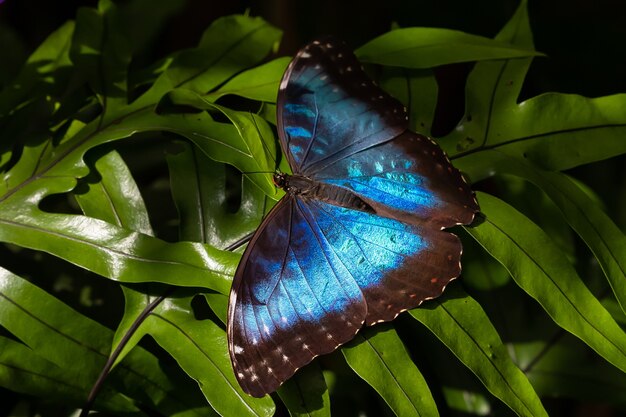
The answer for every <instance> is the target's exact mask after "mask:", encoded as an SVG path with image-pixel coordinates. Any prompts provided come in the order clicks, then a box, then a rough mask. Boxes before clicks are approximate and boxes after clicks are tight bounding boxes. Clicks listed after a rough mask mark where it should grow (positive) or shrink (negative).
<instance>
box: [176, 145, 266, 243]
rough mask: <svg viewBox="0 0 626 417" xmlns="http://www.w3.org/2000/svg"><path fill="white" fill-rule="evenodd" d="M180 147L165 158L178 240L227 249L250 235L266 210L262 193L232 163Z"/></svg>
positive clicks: (187, 146)
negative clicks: (177, 151)
mask: <svg viewBox="0 0 626 417" xmlns="http://www.w3.org/2000/svg"><path fill="white" fill-rule="evenodd" d="M180 146H181V147H182V148H183V150H182V151H181V152H180V153H178V154H176V155H169V156H168V158H167V161H168V165H169V169H170V181H171V188H172V195H173V197H174V201H175V203H176V207H177V208H178V212H179V218H180V235H181V239H184V240H190V241H194V242H203V243H208V244H209V245H211V246H213V247H215V248H226V247H228V246H229V245H231V244H233V243H235V242H237V241H239V240H241V239H242V238H244V237H246V236H248V235H249V234H251V233H252V232H253V231H254V230H255V229H256V228H257V226H258V225H259V223H260V222H261V218H262V215H263V213H265V212H266V211H267V210H266V204H267V202H266V198H265V194H264V193H263V192H262V191H261V190H260V189H259V188H258V187H256V186H254V184H253V183H252V182H251V181H250V180H248V179H247V177H246V176H242V175H241V174H240V173H239V172H238V171H236V170H235V169H233V168H232V167H231V166H229V165H226V164H222V163H219V162H215V161H213V160H211V159H209V158H208V157H207V156H206V155H205V154H204V153H202V152H201V151H199V150H198V149H197V148H196V147H194V146H191V145H189V144H187V143H180ZM233 200H234V201H233ZM233 205H235V207H232V206H233ZM237 205H238V207H237Z"/></svg>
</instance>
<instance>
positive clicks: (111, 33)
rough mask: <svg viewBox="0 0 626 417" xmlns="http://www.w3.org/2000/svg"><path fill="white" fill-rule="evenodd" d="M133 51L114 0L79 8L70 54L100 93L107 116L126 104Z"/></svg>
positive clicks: (100, 99) (97, 93)
mask: <svg viewBox="0 0 626 417" xmlns="http://www.w3.org/2000/svg"><path fill="white" fill-rule="evenodd" d="M130 53H131V51H130V45H129V41H128V40H127V39H126V38H125V36H124V30H123V28H122V27H121V24H120V22H119V14H118V13H117V8H116V7H115V5H114V4H113V3H112V2H111V1H110V0H100V2H99V4H98V9H94V8H91V7H82V8H80V9H79V10H78V14H77V17H76V30H75V31H74V38H73V39H72V48H71V52H70V57H71V59H72V62H73V63H74V65H75V67H76V71H77V72H78V73H80V74H81V75H82V76H84V77H85V78H86V79H87V81H88V83H89V86H90V87H91V89H92V90H93V91H94V93H95V94H96V95H97V96H98V99H99V101H100V104H101V105H102V108H103V113H104V117H107V115H108V114H109V113H110V112H111V110H112V108H115V107H116V106H121V105H123V104H125V103H126V72H127V68H128V65H129V64H130V60H131V56H130Z"/></svg>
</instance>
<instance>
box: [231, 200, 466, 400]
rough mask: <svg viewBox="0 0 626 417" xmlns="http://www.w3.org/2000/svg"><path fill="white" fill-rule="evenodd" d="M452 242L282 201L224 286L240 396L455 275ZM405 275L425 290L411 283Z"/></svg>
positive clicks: (267, 387) (262, 390)
mask: <svg viewBox="0 0 626 417" xmlns="http://www.w3.org/2000/svg"><path fill="white" fill-rule="evenodd" d="M459 249H460V245H459V242H458V239H457V238H456V236H454V235H451V234H449V233H446V232H439V233H437V234H430V235H428V236H426V237H425V236H424V234H423V233H422V230H421V229H420V227H418V226H415V225H410V224H406V223H403V222H400V221H397V220H394V219H389V218H384V217H380V216H377V215H375V214H371V213H366V212H362V211H357V210H352V209H348V208H343V207H338V206H335V205H332V204H328V203H325V202H323V201H319V200H309V199H303V198H299V197H293V196H287V197H285V198H284V199H283V200H281V202H279V204H278V205H277V206H276V207H275V208H274V209H273V210H272V212H271V213H270V214H269V216H268V217H267V218H266V220H265V221H264V222H263V224H262V225H261V227H260V228H259V229H258V231H257V232H256V234H255V236H254V237H253V240H252V241H251V242H250V244H249V246H248V248H247V250H246V252H245V254H244V257H243V259H242V262H241V263H240V264H239V265H240V266H239V268H238V269H237V273H236V274H235V278H234V281H233V289H232V290H231V299H230V302H229V314H228V341H229V348H230V349H229V351H230V355H231V360H232V363H233V367H234V370H235V374H236V375H237V379H238V380H239V382H240V384H241V386H242V387H243V389H244V390H245V391H246V392H248V393H249V394H251V395H253V396H257V397H260V396H263V395H264V394H266V393H268V392H272V391H274V390H275V389H276V388H278V386H279V385H280V384H282V383H283V382H284V381H285V380H286V379H288V378H289V377H291V376H292V375H293V374H294V373H295V371H296V370H297V369H298V368H300V367H302V366H303V365H305V364H307V363H308V362H310V361H311V360H312V359H313V358H314V357H315V356H318V355H321V354H325V353H329V352H331V351H333V350H335V349H336V348H337V346H339V345H340V344H343V343H345V342H347V341H349V340H351V339H352V338H353V337H354V335H355V334H356V332H357V331H358V329H359V328H360V327H361V326H362V324H363V323H364V322H365V321H366V319H367V318H368V317H369V316H370V315H375V316H376V317H378V320H381V321H382V320H391V319H393V318H394V317H395V316H396V315H398V314H399V313H400V312H401V311H404V310H406V309H408V308H411V307H414V306H416V305H418V304H419V303H420V302H421V301H423V300H424V299H428V298H432V297H435V296H437V295H439V294H440V293H441V291H443V287H444V286H445V285H446V284H447V282H448V281H449V280H450V279H451V278H453V277H456V276H457V275H458V273H459V271H460V265H459V262H458V259H457V258H456V257H453V255H454V254H457V253H458V252H459ZM415 271H420V276H422V275H426V276H428V277H429V279H428V280H427V281H425V282H423V281H422V280H416V279H413V277H414V275H415Z"/></svg>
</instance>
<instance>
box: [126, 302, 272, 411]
mask: <svg viewBox="0 0 626 417" xmlns="http://www.w3.org/2000/svg"><path fill="white" fill-rule="evenodd" d="M191 300H192V298H187V297H181V298H178V297H176V298H173V297H170V298H167V299H165V301H164V302H162V303H161V304H159V305H158V306H157V307H156V308H155V310H154V311H153V313H152V314H150V316H148V318H146V320H145V321H144V322H143V323H142V324H141V326H140V327H139V329H138V330H137V332H136V333H135V334H134V335H133V336H132V338H131V341H130V343H129V345H131V346H132V345H135V344H136V343H137V342H138V341H139V340H140V339H141V338H142V337H143V336H144V335H147V334H149V335H151V336H152V337H153V338H154V339H155V340H156V342H157V343H158V344H159V345H161V347H163V349H165V350H166V351H167V352H168V353H169V354H170V355H172V356H173V357H174V359H175V360H176V361H177V362H178V364H179V365H180V367H181V368H182V369H183V370H184V371H185V372H186V373H187V374H188V375H189V376H190V377H191V378H193V379H195V380H196V382H197V383H198V385H199V386H200V389H201V390H202V392H203V393H204V396H205V397H206V399H207V401H208V402H209V404H211V407H213V409H214V410H215V411H216V412H217V413H218V414H220V415H221V416H223V417H227V416H271V415H273V413H274V403H273V402H272V400H271V398H270V397H268V396H266V397H264V398H253V397H250V396H249V395H247V394H245V393H244V392H243V391H242V389H241V387H240V386H239V383H238V382H237V381H236V379H235V374H234V373H233V369H232V366H231V364H230V358H229V356H228V342H227V340H226V333H225V332H224V330H222V329H221V328H220V327H219V326H217V325H216V324H215V323H213V322H212V321H210V320H197V319H196V318H195V317H194V314H193V311H192V309H191ZM122 364H123V362H122Z"/></svg>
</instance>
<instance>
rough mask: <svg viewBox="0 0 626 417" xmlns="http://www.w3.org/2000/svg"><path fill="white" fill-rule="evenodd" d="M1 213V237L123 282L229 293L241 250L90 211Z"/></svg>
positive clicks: (6, 240)
mask: <svg viewBox="0 0 626 417" xmlns="http://www.w3.org/2000/svg"><path fill="white" fill-rule="evenodd" d="M16 212H17V211H15V210H7V211H5V212H3V213H2V215H0V240H2V241H3V242H10V243H14V244H16V245H19V246H22V247H27V248H31V249H37V250H41V251H44V252H48V253H51V254H53V255H55V256H58V257H60V258H62V259H65V260H67V261H69V262H72V263H74V264H76V265H79V266H81V267H83V268H85V269H88V270H90V271H92V272H95V273H97V274H99V275H102V276H105V277H107V278H110V279H114V280H118V281H122V282H135V283H138V282H162V283H168V284H172V285H181V286H196V287H206V288H211V289H213V290H216V291H219V292H221V293H223V294H227V293H228V290H229V289H230V279H231V277H232V275H233V273H234V268H235V267H236V265H237V262H238V260H239V255H237V254H234V253H231V252H227V251H220V250H217V249H214V248H211V247H209V246H206V245H202V244H198V243H193V242H175V243H168V242H165V241H163V240H160V239H157V238H154V237H151V236H148V235H144V234H141V233H138V232H133V231H131V230H128V229H124V228H121V227H117V226H114V225H112V224H110V223H107V222H103V221H101V220H97V219H94V218H91V217H85V216H76V215H67V214H51V213H44V212H42V211H39V210H28V209H25V208H24V209H20V210H19V212H20V215H19V216H17V217H16V216H15V213H16Z"/></svg>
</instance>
